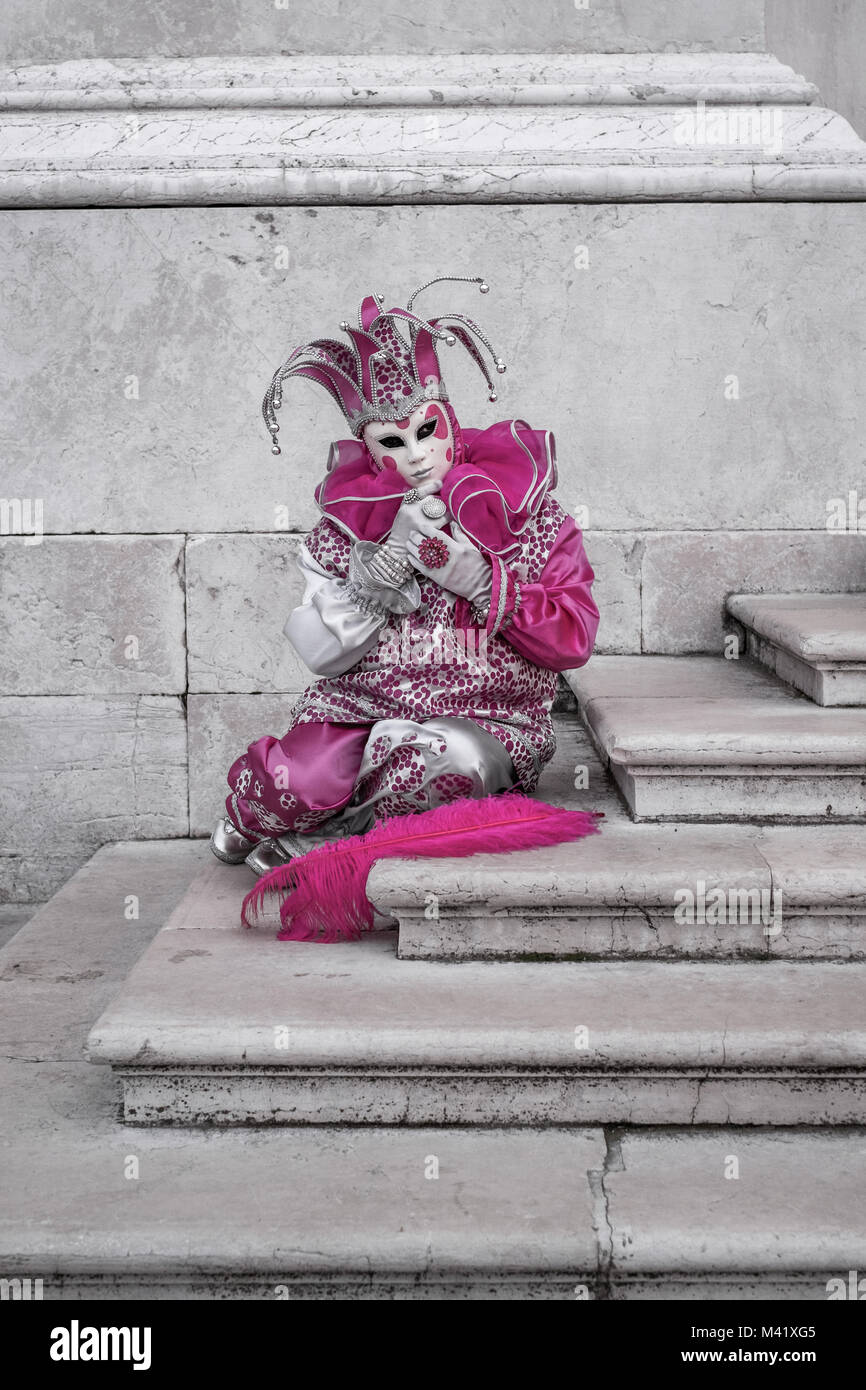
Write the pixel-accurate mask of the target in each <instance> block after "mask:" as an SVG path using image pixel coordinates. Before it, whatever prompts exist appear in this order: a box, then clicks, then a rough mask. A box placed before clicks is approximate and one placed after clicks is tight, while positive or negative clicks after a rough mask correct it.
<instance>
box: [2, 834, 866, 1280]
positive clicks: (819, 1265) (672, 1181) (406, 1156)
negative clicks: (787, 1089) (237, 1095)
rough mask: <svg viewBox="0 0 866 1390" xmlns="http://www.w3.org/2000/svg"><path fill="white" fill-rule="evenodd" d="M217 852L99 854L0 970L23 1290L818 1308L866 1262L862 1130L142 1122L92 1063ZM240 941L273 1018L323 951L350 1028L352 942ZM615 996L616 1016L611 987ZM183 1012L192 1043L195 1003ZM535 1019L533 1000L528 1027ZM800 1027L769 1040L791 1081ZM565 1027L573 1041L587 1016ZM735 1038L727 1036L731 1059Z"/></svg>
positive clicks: (181, 961)
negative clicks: (32, 1285) (273, 1008)
mask: <svg viewBox="0 0 866 1390" xmlns="http://www.w3.org/2000/svg"><path fill="white" fill-rule="evenodd" d="M207 855H208V850H207V847H206V846H205V845H203V844H195V843H190V842H182V841H174V842H167V843H160V842H153V841H151V842H149V843H147V844H131V845H114V846H111V847H110V848H106V849H104V850H101V851H100V852H99V853H98V854H97V855H96V856H95V857H94V859H92V860H91V861H90V863H89V864H88V865H87V866H85V868H84V869H82V870H81V871H80V872H79V873H78V874H77V875H76V876H75V878H73V879H72V880H71V881H70V882H69V883H68V884H67V885H66V886H65V887H64V888H63V889H62V890H61V891H60V892H59V893H58V894H57V895H56V896H55V898H54V899H53V900H52V901H51V902H50V903H49V904H47V905H46V906H45V907H43V908H41V909H40V910H39V911H38V912H37V913H36V915H35V916H34V917H33V918H32V919H31V921H30V922H28V923H27V924H26V925H25V926H24V927H22V929H21V930H20V931H19V932H18V933H17V935H16V936H15V937H14V939H13V940H12V941H11V942H9V943H8V944H7V946H6V947H5V948H4V949H3V950H2V951H0V991H2V998H3V1008H2V1011H0V1038H2V1045H3V1061H2V1062H0V1073H2V1085H0V1132H2V1134H3V1154H2V1159H3V1182H2V1184H0V1268H2V1270H3V1274H4V1278H7V1279H10V1280H12V1279H21V1280H25V1279H31V1280H35V1279H39V1280H41V1281H42V1289H41V1292H42V1295H43V1297H44V1298H45V1299H50V1300H54V1299H71V1298H98V1299H111V1300H118V1299H123V1300H127V1299H130V1298H159V1299H163V1298H183V1299H213V1298H227V1299H237V1298H256V1299H273V1300H274V1301H282V1300H285V1299H287V1298H293V1299H316V1300H323V1299H328V1300H330V1299H335V1300H344V1299H362V1300H371V1299H389V1300H393V1299H418V1300H434V1301H438V1300H444V1299H452V1300H453V1299H461V1300H462V1299H471V1300H475V1299H485V1300H489V1299H497V1300H498V1299H530V1298H531V1299H554V1300H557V1299H563V1300H564V1299H567V1300H569V1301H574V1300H575V1299H578V1300H584V1299H589V1300H593V1299H597V1298H603V1299H610V1298H617V1299H651V1300H652V1299H680V1298H699V1299H702V1300H705V1299H731V1298H749V1299H772V1298H784V1299H790V1300H814V1301H824V1300H826V1299H827V1297H828V1296H829V1294H830V1293H831V1292H833V1293H834V1296H837V1295H838V1290H839V1288H840V1287H841V1288H842V1289H843V1291H844V1290H845V1288H846V1287H847V1278H848V1271H849V1270H851V1269H858V1268H859V1269H863V1268H866V1226H864V1218H863V1203H862V1201H861V1195H862V1152H863V1147H864V1143H866V1131H864V1130H863V1129H862V1128H853V1129H852V1128H835V1129H834V1128H830V1127H827V1126H821V1127H813V1128H810V1129H808V1130H804V1129H791V1128H782V1129H777V1130H774V1129H771V1128H767V1127H766V1125H764V1126H763V1127H757V1128H753V1127H749V1128H744V1127H737V1126H736V1125H731V1124H725V1125H721V1126H709V1127H704V1128H693V1127H690V1128H670V1127H666V1128H661V1129H660V1128H646V1129H629V1128H623V1129H618V1130H608V1131H604V1130H603V1129H602V1128H601V1127H599V1126H588V1125H578V1126H569V1127H552V1128H550V1127H547V1128H538V1127H524V1128H520V1129H510V1130H505V1129H502V1128H496V1127H490V1128H480V1127H474V1128H460V1127H459V1126H455V1125H454V1124H453V1123H452V1122H451V1120H450V1116H449V1117H446V1120H447V1125H445V1126H443V1125H438V1126H428V1127H424V1128H413V1127H411V1126H408V1127H407V1126H405V1125H397V1124H394V1125H388V1126H386V1127H382V1126H380V1125H375V1124H373V1125H370V1126H369V1127H367V1128H364V1129H359V1128H350V1127H334V1126H332V1125H319V1126H315V1127H312V1126H306V1127H305V1126H297V1127H294V1128H289V1129H285V1128H283V1129H276V1128H273V1127H271V1128H267V1127H250V1128H218V1127H209V1128H207V1129H201V1128H195V1127H192V1126H189V1125H183V1126H163V1127H152V1128H142V1127H133V1126H130V1125H128V1124H125V1123H124V1122H123V1121H122V1119H120V1120H119V1118H118V1113H117V1106H116V1099H115V1087H114V1084H113V1079H112V1077H111V1076H110V1074H109V1072H108V1069H107V1068H104V1067H94V1066H90V1065H88V1063H87V1062H85V1061H83V1060H82V1047H83V1045H84V1043H85V1039H86V1036H87V1032H88V1029H89V1027H90V1026H91V1023H92V1021H93V1019H94V1018H96V1016H97V1015H98V1014H99V1013H100V1011H101V1010H102V1009H103V1008H104V1006H105V1001H106V998H107V996H108V995H110V993H111V991H112V990H116V988H117V983H118V981H119V980H121V979H122V978H123V976H124V974H125V973H126V972H128V970H129V968H130V965H131V964H132V963H133V962H134V961H135V959H136V957H137V956H138V955H139V954H140V952H141V950H142V947H143V945H144V943H145V941H146V940H147V938H148V937H149V936H152V934H153V932H154V931H155V929H156V927H157V924H158V923H159V922H160V921H163V920H164V918H165V915H166V914H167V913H168V912H169V911H170V909H171V906H172V904H173V903H175V902H176V901H177V898H178V896H179V895H180V894H182V892H183V890H184V887H185V886H186V885H188V884H189V882H190V879H191V877H192V876H193V875H194V874H195V873H196V872H197V871H198V869H199V868H200V867H201V865H202V864H204V863H205V862H207ZM227 872H228V871H227ZM133 899H134V900H135V905H136V906H137V909H138V910H137V912H136V913H135V914H134V915H131V913H130V909H131V907H132V905H133V904H132V901H131V900H133ZM172 934H173V935H174V936H175V938H177V941H178V945H180V946H181V949H180V950H179V951H177V950H176V951H173V952H172V955H173V956H175V957H177V958H176V959H175V960H174V961H170V965H171V970H172V972H174V973H175V975H176V976H178V977H179V976H181V975H183V974H184V972H189V970H190V968H191V967H192V968H194V967H195V965H196V963H198V964H199V965H201V964H206V963H207V961H208V959H209V957H208V956H206V955H203V954H198V955H197V954H196V952H197V951H207V949H208V946H207V945H206V944H205V943H203V942H201V941H200V940H197V939H196V937H195V935H193V937H192V939H193V944H191V945H190V946H189V947H188V948H185V947H183V945H182V942H183V941H184V940H187V939H189V938H190V936H191V934H190V933H189V932H187V937H186V938H182V937H181V938H179V937H178V933H177V931H174V932H173V933H172ZM166 935H167V933H166ZM222 935H223V937H224V938H225V940H227V941H228V940H234V941H235V942H239V943H240V944H241V945H243V946H244V947H245V948H248V949H249V950H250V951H252V952H253V953H254V954H255V955H256V956H261V955H262V951H264V954H265V955H266V956H267V957H268V959H269V961H270V966H271V968H270V970H269V971H268V972H267V974H268V975H269V984H268V989H269V991H270V993H269V995H267V996H265V997H263V999H262V1000H260V1002H259V1005H258V1006H257V1008H258V1012H259V1014H261V1010H262V1006H264V1008H265V1010H267V1009H268V1008H269V1007H270V1003H271V1002H272V1001H276V1002H277V1009H278V1013H279V1015H280V1017H281V1018H284V1017H285V1016H286V1014H287V1011H288V1009H289V1008H293V1005H291V1004H290V1002H289V1001H290V996H289V995H288V994H287V993H286V992H285V991H283V992H282V997H279V996H280V989H279V984H278V982H277V981H275V978H274V969H273V967H274V966H275V965H276V966H277V967H278V969H279V971H280V972H282V971H283V970H284V969H285V966H283V965H282V964H281V962H286V963H287V964H288V965H289V967H290V971H289V974H290V977H291V979H292V981H295V982H297V981H300V979H301V977H302V976H303V973H304V970H303V965H302V964H301V958H299V957H298V956H297V954H296V953H297V951H300V952H301V957H303V959H304V960H307V961H310V962H312V960H313V959H314V956H315V955H316V954H318V956H319V959H320V960H321V962H322V964H321V967H320V969H321V972H322V973H321V975H320V987H321V989H322V990H323V991H324V990H325V989H330V990H331V992H332V993H331V1002H330V1006H329V1010H328V1019H329V1020H330V1023H329V1024H328V1025H326V1026H330V1027H331V1028H333V1029H335V1028H337V1027H338V1024H339V1010H338V1009H335V1008H334V1004H335V1003H337V1004H338V1005H340V1006H342V1005H343V1004H344V1003H345V1001H346V1000H347V999H350V997H351V996H350V992H349V990H348V989H347V987H346V975H345V972H344V965H345V962H346V961H347V960H348V959H349V955H348V949H349V948H346V950H345V951H343V948H337V952H338V954H337V956H334V955H329V953H328V951H327V950H326V948H318V947H301V948H293V947H288V948H287V947H285V946H278V944H277V943H275V942H270V941H268V940H267V937H266V936H261V935H256V936H252V935H248V936H245V937H242V936H240V934H239V933H234V932H227V931H224V932H223V933H222ZM364 944H365V945H371V946H372V947H373V948H374V949H375V948H376V945H377V943H376V942H372V943H364ZM362 949H363V948H362ZM340 952H343V955H342V957H340ZM278 953H279V954H278ZM225 964H226V962H225V959H224V958H223V959H222V965H223V966H225ZM218 968H219V967H218V963H217V962H216V961H214V978H216V975H217V973H218ZM395 968H396V965H395ZM399 968H400V969H404V968H405V967H404V966H402V965H400V966H399ZM414 968H416V969H417V970H419V971H420V970H424V971H429V970H430V969H435V968H436V967H430V966H420V965H419V966H417V967H414ZM468 968H470V969H474V968H477V969H482V968H483V969H484V970H485V971H486V972H487V973H488V975H490V976H491V977H492V976H494V975H496V974H497V973H498V970H499V969H500V967H491V966H486V967H468ZM506 968H507V967H506ZM562 968H563V969H565V968H567V967H562ZM697 968H698V969H699V968H700V967H697ZM733 968H734V969H736V968H737V967H733ZM765 968H771V967H765ZM441 969H442V970H443V971H444V970H447V971H448V972H449V973H451V974H452V977H453V975H454V973H455V972H459V971H463V970H465V969H467V967H465V966H459V967H441ZM849 969H851V967H836V970H835V973H836V975H838V976H839V977H840V979H841V978H843V977H846V976H847V972H848V970H849ZM853 969H854V970H859V967H853ZM810 978H811V976H810ZM850 978H853V977H850ZM186 979H187V982H188V981H189V975H188V973H187V974H186ZM223 980H224V983H225V982H226V981H227V980H228V977H227V976H226V975H224V976H223ZM816 980H817V977H816ZM817 984H818V986H819V988H820V986H821V984H822V981H820V980H817ZM452 990H453V987H452ZM334 991H338V992H339V993H338V994H337V995H336V997H335V995H334ZM732 993H733V994H736V993H737V991H736V990H734V991H732ZM807 995H809V996H810V997H811V999H813V1000H815V998H816V991H815V990H814V989H813V990H808V991H805V990H804V991H803V1007H806V996H807ZM421 997H422V996H421V993H420V991H419V992H416V998H417V999H419V1000H420V999H421ZM651 998H652V993H651V992H650V993H648V994H647V993H645V1001H648V1000H650V999H651ZM606 999H607V1004H606V1007H607V1008H608V1009H609V1010H610V1016H611V1017H613V1016H614V1014H616V1017H617V1019H618V1020H619V1021H620V1022H621V1021H622V1019H623V1014H622V1012H621V1011H619V1010H617V1009H616V995H615V991H613V992H610V993H609V994H608V995H607V996H606ZM236 1002H237V1001H236ZM626 1002H628V1001H626ZM825 1002H826V1017H825V1019H824V1022H825V1023H826V1018H829V1017H830V1016H831V1015H833V1014H834V1012H835V1013H836V1014H837V1015H838V1017H839V1019H840V1023H839V1024H838V1030H839V1031H837V1032H835V1033H829V1032H826V1031H825V1033H824V1037H825V1045H826V1048H827V1053H828V1056H830V1055H835V1061H836V1063H840V1062H841V1061H842V1060H843V1054H844V1053H845V1051H846V1047H845V1044H844V1043H843V1042H842V1039H843V1037H844V1036H845V1028H846V1026H847V1025H846V1022H845V1020H846V1019H847V1018H848V1017H849V1015H850V1012H851V1011H850V1009H848V1008H842V1009H841V1011H840V1010H839V1005H840V999H839V996H838V995H834V994H833V993H832V992H831V993H830V994H829V995H828V996H826V1000H825ZM731 1004H732V1012H733V1013H734V1014H736V999H735V998H732V1000H731ZM186 1006H187V1013H188V1019H187V1022H188V1027H187V1030H186V1037H187V1041H188V1042H192V1041H193V1038H194V1034H195V1028H196V1024H195V1020H194V1017H193V1014H192V1013H190V1012H189V1008H190V1006H192V1008H193V1009H194V1008H195V994H194V992H193V993H192V994H190V993H189V992H187V996H186ZM522 1007H523V1004H522V1001H521V997H520V995H519V993H516V994H515V995H514V996H513V998H512V1001H511V1013H512V1014H514V1013H515V1012H516V1011H518V1010H520V1009H521V1008H522ZM810 1007H811V1008H812V1009H813V1010H814V1013H815V1015H817V1012H818V1005H817V1001H816V1002H815V1003H813V1004H812V1005H811V1006H810ZM659 1008H661V1001H659ZM239 1016H240V1010H239V1009H238V1008H236V1007H233V1009H232V1010H230V1011H229V1012H228V1013H227V1014H226V1017H225V1019H224V1021H223V1022H224V1035H225V1041H226V1044H227V1045H228V1046H229V1047H232V1046H234V1045H236V1043H237V1042H238V1036H237V1032H236V1028H237V1020H238V1017H239ZM660 1017H661V1014H660V1012H659V1018H660ZM797 1017H798V1014H797V1010H796V1009H795V1012H794V1014H793V1015H792V1022H791V1026H789V1027H788V1029H787V1031H786V1032H784V1033H783V1030H782V1028H781V1027H780V1030H779V1033H778V1036H777V1040H776V1045H777V1047H778V1049H779V1056H780V1057H782V1049H783V1047H784V1044H785V1041H786V1040H787V1041H788V1042H789V1044H790V1046H791V1048H792V1053H791V1055H792V1058H793V1059H794V1061H795V1062H796V1061H797V1059H798V1057H800V1058H802V1038H800V1037H799V1036H798V1035H797V1031H796V1029H797ZM387 1021H388V1020H387V1017H386V1015H385V1014H384V1013H381V1012H380V1016H379V1024H380V1026H381V1025H384V1024H387ZM568 1022H569V1032H570V1034H572V1035H573V1028H572V1026H571V1025H572V1023H573V1014H572V1013H571V1012H570V1013H569V1018H568ZM800 1022H801V1023H802V1022H803V1018H802V1017H800ZM858 1026H859V1025H858ZM836 1027H837V1025H836V1024H834V1028H836ZM351 1031H352V1025H351V1023H350V1024H349V1025H348V1027H347V1028H346V1029H345V1030H344V1037H346V1038H348V1037H349V1036H350V1034H351ZM736 1031H737V1025H736V1019H734V1031H733V1034H730V1036H729V1040H730V1038H733V1036H734V1035H735V1034H736ZM358 1041H360V1039H359V1040H358ZM721 1041H722V1043H723V1044H724V1046H725V1047H727V1045H728V1044H727V1042H726V1041H725V1035H724V1034H722V1035H721ZM840 1044H841V1045H840ZM717 1053H718V1047H717ZM732 1056H733V1057H735V1056H736V1054H732ZM783 1060H784V1059H783ZM322 1099H323V1104H324V1106H325V1108H327V1107H328V1105H329V1104H330V1103H331V1102H330V1099H329V1097H328V1096H327V1095H323V1097H322ZM719 1113H721V1111H720V1108H719ZM848 1113H850V1111H849V1112H848ZM834 1280H835V1281H836V1282H835V1283H831V1281H834Z"/></svg>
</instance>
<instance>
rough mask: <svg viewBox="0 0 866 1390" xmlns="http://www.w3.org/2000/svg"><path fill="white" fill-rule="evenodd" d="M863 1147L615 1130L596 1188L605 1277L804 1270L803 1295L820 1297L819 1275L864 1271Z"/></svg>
mask: <svg viewBox="0 0 866 1390" xmlns="http://www.w3.org/2000/svg"><path fill="white" fill-rule="evenodd" d="M864 1142H866V1133H864V1131H863V1130H859V1131H858V1130H855V1131H853V1132H851V1133H850V1134H847V1135H845V1136H844V1137H843V1136H842V1135H841V1134H840V1135H838V1136H837V1135H832V1134H822V1133H814V1134H802V1133H797V1132H794V1131H786V1130H784V1129H782V1130H778V1131H775V1132H772V1133H770V1134H753V1133H748V1132H743V1131H737V1130H730V1131H726V1132H724V1133H708V1134H703V1133H697V1134H693V1133H689V1134H683V1133H676V1132H672V1133H665V1134H640V1133H634V1132H632V1133H629V1132H628V1131H623V1132H622V1133H621V1134H620V1136H619V1144H620V1164H619V1165H618V1166H617V1167H613V1166H611V1167H610V1168H608V1170H607V1172H606V1173H605V1184H604V1185H605V1191H606V1194H607V1197H608V1204H609V1209H610V1210H611V1211H612V1213H613V1215H612V1219H611V1230H612V1269H613V1270H614V1271H615V1272H616V1273H617V1274H631V1273H640V1272H645V1271H648V1270H650V1269H652V1270H653V1271H655V1272H662V1271H669V1272H677V1273H683V1274H687V1273H689V1272H697V1271H703V1270H707V1269H716V1270H719V1271H724V1270H731V1271H741V1272H743V1273H747V1272H748V1271H750V1270H758V1269H760V1270H768V1269H769V1270H776V1271H778V1272H779V1273H780V1274H783V1273H784V1272H786V1271H789V1270H797V1271H803V1272H806V1271H811V1272H813V1275H814V1285H813V1286H811V1288H810V1285H809V1283H808V1282H807V1283H806V1284H805V1285H804V1289H803V1296H805V1297H810V1298H826V1280H827V1277H828V1276H832V1275H842V1276H843V1277H844V1276H845V1275H846V1274H847V1271H848V1269H853V1268H857V1267H858V1266H859V1267H862V1264H863V1256H864V1254H866V1219H864V1213H863V1203H862V1200H861V1196H860V1195H859V1194H861V1193H862V1173H863V1145H864ZM732 1160H734V1161H733V1162H732ZM726 1172H727V1173H728V1174H729V1175H730V1176H726ZM734 1174H736V1176H734ZM650 1191H652V1193H653V1201H652V1203H650V1202H648V1201H647V1194H648V1192H650Z"/></svg>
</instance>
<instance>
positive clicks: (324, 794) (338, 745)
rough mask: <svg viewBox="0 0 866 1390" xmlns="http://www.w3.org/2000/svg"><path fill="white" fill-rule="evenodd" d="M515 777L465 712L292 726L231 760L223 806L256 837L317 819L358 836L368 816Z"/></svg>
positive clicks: (498, 786) (482, 789) (495, 787)
mask: <svg viewBox="0 0 866 1390" xmlns="http://www.w3.org/2000/svg"><path fill="white" fill-rule="evenodd" d="M514 778H515V774H514V767H513V764H512V762H511V758H510V757H509V755H508V753H507V752H506V750H505V748H504V747H503V745H502V744H501V743H500V741H499V740H498V739H496V738H494V737H493V735H492V734H490V733H487V732H486V731H485V730H484V729H481V728H480V727H479V725H478V724H476V723H475V722H474V721H473V720H472V719H458V718H452V717H444V716H443V717H441V718H433V719H427V720H424V721H423V723H418V722H416V721H414V720H408V719H382V720H378V721H377V722H376V723H375V724H334V723H330V722H322V723H310V724H298V725H296V726H295V728H293V729H291V730H290V731H289V732H288V733H287V734H286V735H285V736H284V737H283V738H281V739H277V738H272V737H267V738H260V739H258V740H257V742H255V743H252V744H250V747H249V748H248V749H247V751H246V753H245V754H244V755H243V757H240V758H238V759H237V760H236V761H235V762H234V763H233V764H232V766H231V768H230V769H229V774H228V781H229V786H230V787H231V789H232V794H231V795H230V796H229V797H228V799H227V800H226V812H227V814H228V817H229V820H231V821H232V823H233V824H234V825H236V826H237V828H238V829H239V830H242V831H243V832H244V834H246V835H248V836H249V838H250V839H251V840H256V841H258V840H262V839H267V838H269V837H279V836H280V835H283V834H287V833H289V832H295V833H298V834H307V833H310V832H313V831H315V830H316V829H317V828H318V827H319V826H321V825H322V824H323V823H324V822H326V821H334V824H333V825H331V826H329V827H328V830H327V832H326V833H327V834H328V835H331V834H333V833H335V832H336V833H337V834H357V833H362V832H363V831H364V830H367V829H369V828H370V826H371V825H372V823H373V821H374V820H375V819H381V818H383V817H387V816H392V815H405V814H406V813H408V812H412V811H420V810H425V809H427V808H429V807H431V806H437V805H441V804H442V803H443V802H445V801H453V800H454V799H455V798H457V797H463V796H476V797H477V796H487V795H490V794H492V793H495V792H501V791H506V790H507V789H508V788H509V787H511V786H513V784H514ZM350 803H351V805H350ZM344 808H348V809H347V810H346V812H345V815H343V816H340V813H341V812H343V810H344ZM338 816H340V819H339V821H336V820H335V818H336V817H338Z"/></svg>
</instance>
